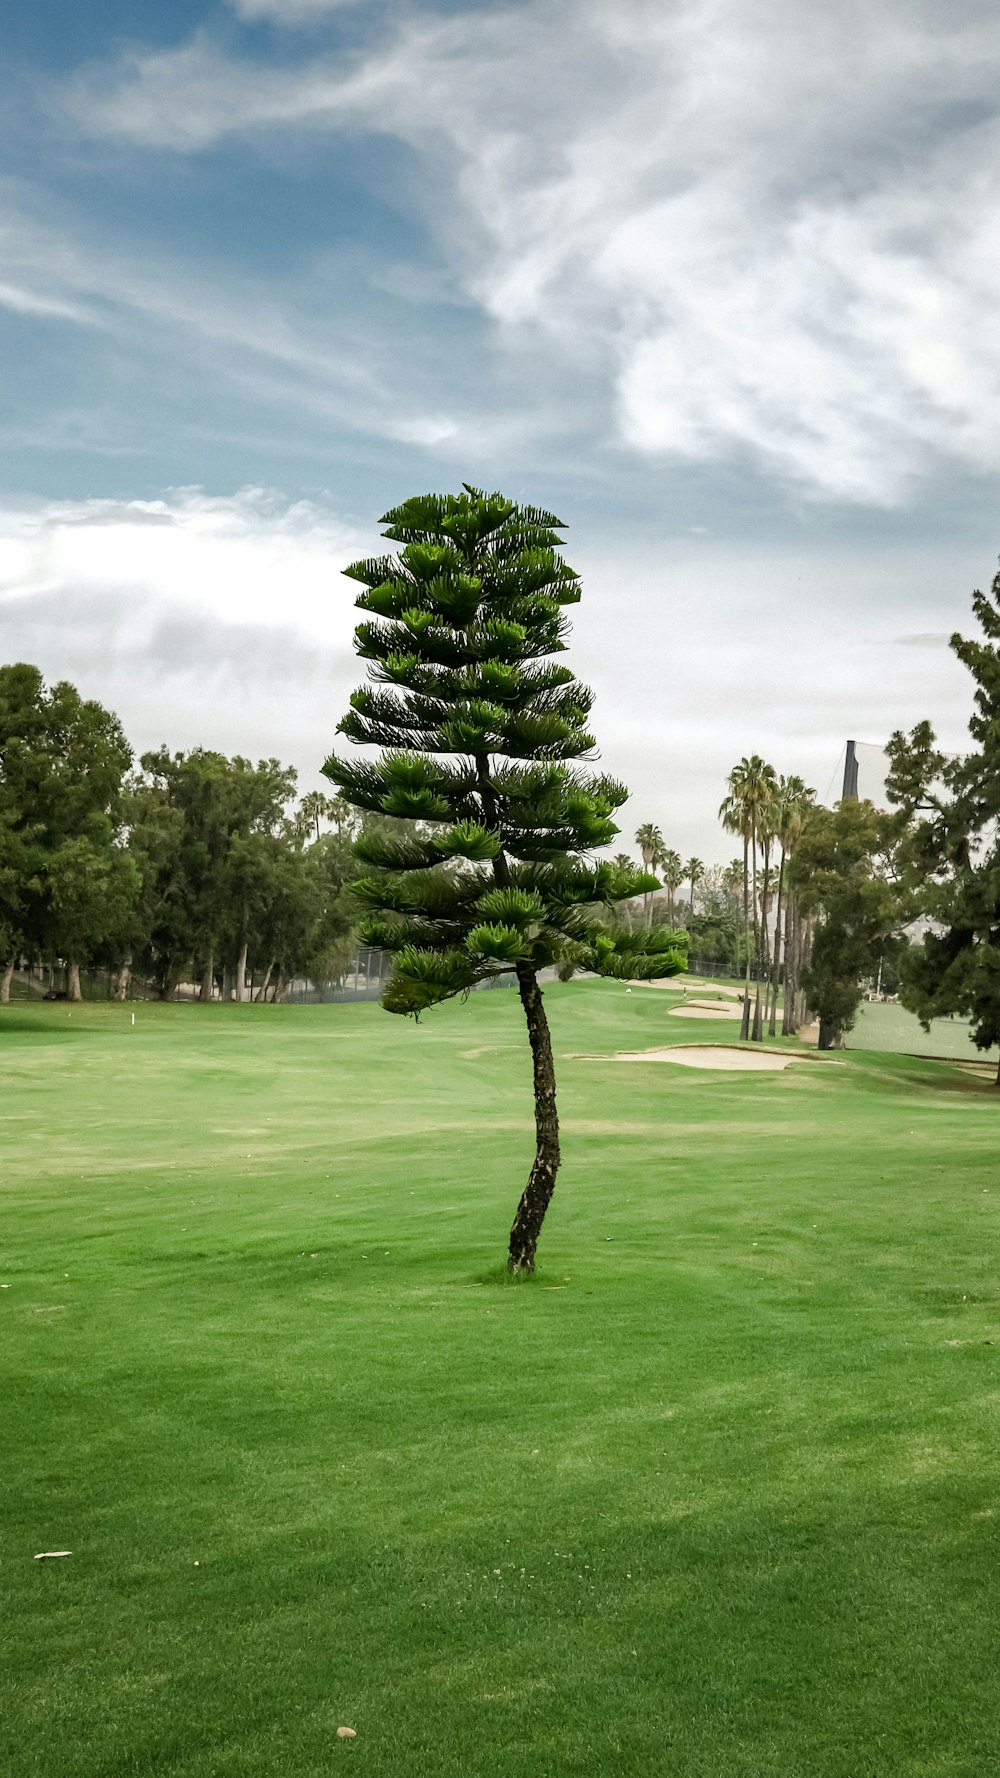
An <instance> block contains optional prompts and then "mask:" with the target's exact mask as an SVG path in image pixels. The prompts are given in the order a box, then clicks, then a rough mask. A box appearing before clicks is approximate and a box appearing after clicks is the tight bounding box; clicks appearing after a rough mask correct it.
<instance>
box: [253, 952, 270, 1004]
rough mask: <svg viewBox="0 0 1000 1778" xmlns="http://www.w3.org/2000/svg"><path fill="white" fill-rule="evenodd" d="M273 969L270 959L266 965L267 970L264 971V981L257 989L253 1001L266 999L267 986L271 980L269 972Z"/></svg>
mask: <svg viewBox="0 0 1000 1778" xmlns="http://www.w3.org/2000/svg"><path fill="white" fill-rule="evenodd" d="M273 968H274V958H273V957H272V958H271V961H270V963H269V964H268V966H267V968H266V969H265V971H264V980H263V981H262V982H261V984H260V987H259V988H258V989H257V992H256V994H255V995H254V1000H255V1001H260V1000H266V999H267V989H268V984H269V982H270V980H271V971H272V969H273Z"/></svg>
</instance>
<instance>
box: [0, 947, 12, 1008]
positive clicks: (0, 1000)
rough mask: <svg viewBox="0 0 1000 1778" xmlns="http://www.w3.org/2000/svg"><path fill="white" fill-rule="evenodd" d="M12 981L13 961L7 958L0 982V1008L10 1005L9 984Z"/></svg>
mask: <svg viewBox="0 0 1000 1778" xmlns="http://www.w3.org/2000/svg"><path fill="white" fill-rule="evenodd" d="M13 979H14V959H13V957H8V959H7V961H6V963H5V964H4V966H3V980H2V981H0V1006H9V1005H10V984H11V982H12V981H13Z"/></svg>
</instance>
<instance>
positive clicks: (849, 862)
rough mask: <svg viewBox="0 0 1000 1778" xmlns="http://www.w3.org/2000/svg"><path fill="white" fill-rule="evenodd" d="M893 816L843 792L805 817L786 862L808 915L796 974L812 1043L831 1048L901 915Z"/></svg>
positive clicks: (848, 1025) (854, 1009) (840, 1039)
mask: <svg viewBox="0 0 1000 1778" xmlns="http://www.w3.org/2000/svg"><path fill="white" fill-rule="evenodd" d="M898 832H899V822H898V821H896V820H894V818H893V817H891V816H887V815H885V814H882V813H881V812H880V811H879V810H878V809H875V808H874V807H873V806H872V804H871V803H870V802H859V801H858V800H857V799H856V798H854V797H845V798H844V800H843V801H842V802H839V803H838V804H837V805H836V807H835V808H833V809H823V808H814V809H813V810H812V811H811V812H810V813H809V814H808V815H807V816H806V818H805V820H804V822H803V826H802V831H801V835H800V837H799V840H798V844H797V846H796V848H795V851H794V853H793V855H792V858H791V860H790V863H789V879H790V885H791V888H792V890H793V891H794V894H795V898H796V901H797V902H798V905H799V906H800V908H801V909H802V911H803V912H804V913H805V914H807V915H810V916H812V918H813V921H814V927H813V938H812V953H811V957H810V961H809V965H808V968H807V969H806V970H805V974H804V986H805V989H806V992H807V994H808V998H809V1005H810V1006H811V1007H812V1008H813V1009H814V1011H815V1012H816V1013H817V1015H818V1017H819V1021H820V1033H819V1047H820V1049H833V1048H839V1046H840V1045H841V1044H842V1042H843V1039H844V1034H845V1033H846V1032H847V1031H849V1030H850V1029H851V1026H852V1025H853V1023H854V1018H855V1014H856V1013H857V1009H858V1006H859V1005H860V1003H861V993H862V987H861V984H862V981H863V980H864V978H865V977H866V976H872V975H874V973H875V970H876V968H877V965H878V958H879V954H880V952H881V950H882V947H883V946H884V944H885V942H886V940H887V938H889V937H890V935H892V934H893V933H895V932H896V931H897V930H898V928H899V926H900V925H901V923H902V921H903V920H904V919H905V917H906V910H905V903H904V901H903V899H902V897H901V894H900V888H899V884H898V880H897V875H896V863H895V850H896V841H897V836H898Z"/></svg>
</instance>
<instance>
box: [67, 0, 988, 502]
mask: <svg viewBox="0 0 1000 1778" xmlns="http://www.w3.org/2000/svg"><path fill="white" fill-rule="evenodd" d="M267 3H270V0H267ZM244 4H250V5H263V4H265V0H244ZM274 4H275V5H277V4H278V0H274ZM998 78H1000V27H998V25H997V21H996V17H995V13H994V12H993V10H992V8H988V7H986V6H985V5H984V4H979V3H978V0H964V4H959V5H958V6H957V7H953V8H951V9H950V10H949V14H948V17H947V20H942V19H941V18H940V17H939V15H938V10H937V8H936V7H935V6H933V5H932V4H931V3H930V0H917V3H914V0H886V3H885V4H883V5H882V6H879V7H876V8H873V7H871V6H870V5H867V4H862V3H861V0H846V3H845V4H842V5H839V6H837V7H835V8H832V9H830V8H827V9H815V8H814V9H810V8H802V7H801V6H800V5H798V4H797V0H749V3H748V0H672V3H665V0H619V4H618V5H616V6H615V7H613V8H609V7H608V6H607V5H606V4H605V0H534V3H533V4H532V5H531V6H530V7H527V8H509V7H506V6H505V7H498V8H495V9H491V10H490V11H489V12H487V13H486V14H485V15H484V14H483V12H482V11H481V10H479V9H476V10H475V11H474V12H467V13H465V14H459V15H453V16H450V17H449V18H448V19H446V20H442V19H440V18H436V19H435V18H428V17H426V16H425V17H422V18H421V17H420V16H419V15H418V16H417V17H416V18H413V17H412V16H411V17H410V18H409V19H408V20H407V21H406V22H405V23H403V24H402V25H400V27H399V29H398V32H397V35H396V37H395V39H394V40H393V41H392V42H391V43H389V44H388V45H386V44H380V45H379V47H378V48H377V49H375V50H373V51H372V52H371V53H370V54H369V55H368V57H367V59H366V58H365V57H364V56H359V57H358V58H356V59H355V60H354V61H353V62H352V63H350V64H349V65H345V63H344V62H343V61H342V60H335V59H331V58H329V57H320V58H315V59H312V60H310V61H308V62H307V63H305V64H301V65H299V66H294V67H280V66H277V65H267V64H264V63H260V62H252V61H238V60H233V59H230V58H229V57H227V55H226V54H225V53H224V52H223V50H222V49H221V48H219V47H218V46H217V45H216V44H213V42H212V41H210V40H209V39H208V38H207V37H205V36H201V37H198V38H196V39H194V40H193V41H192V42H191V43H189V44H188V45H187V46H185V47H184V48H182V49H180V50H174V51H169V52H164V53H155V54H149V55H146V56H136V57H132V58H130V59H129V60H128V61H127V62H126V63H124V64H122V65H121V66H119V68H118V69H117V70H115V71H113V72H111V71H108V70H105V71H103V72H100V73H98V74H97V75H92V76H91V77H89V79H88V81H87V83H86V84H85V85H81V86H78V87H77V89H76V91H75V94H74V97H73V99H72V104H73V107H74V111H75V115H76V116H77V118H78V120H80V121H81V122H82V123H83V124H84V126H85V127H86V128H88V129H90V130H92V131H94V132H96V133H99V134H104V135H110V136H117V137H119V138H122V139H127V140H129V141H132V142H138V143H142V144H145V145H147V146H149V147H155V148H160V149H165V148H168V149H173V150H179V151H185V152H193V151H197V150H203V149H207V148H209V147H211V146H212V145H213V144H215V143H216V142H218V141H220V140H221V139H223V138H225V137H227V136H233V135H244V136H246V135H250V134H253V135H254V136H256V137H257V138H261V137H262V136H263V137H266V134H267V133H268V132H272V131H275V130H283V131H284V130H289V129H291V130H296V131H303V130H308V131H312V132H317V131H320V132H321V131H324V130H331V129H333V130H351V131H358V130H371V131H378V132H383V133H384V132H391V133H394V134H395V135H397V136H398V137H399V138H400V139H401V140H403V141H404V142H406V143H408V144H409V145H410V146H411V147H412V148H413V149H414V151H415V152H416V153H417V154H418V155H419V156H420V157H422V160H423V162H424V166H425V188H426V191H427V194H428V196H427V205H428V211H429V214H430V215H431V217H432V220H433V223H434V226H435V227H436V228H437V230H438V233H439V237H440V240H441V242H442V244H443V246H444V248H445V251H446V253H447V254H448V255H449V256H450V258H451V260H452V262H453V264H454V266H455V268H456V270H457V272H458V274H459V276H460V278H461V279H463V280H464V283H465V287H466V289H467V290H468V292H469V293H470V294H471V295H472V296H473V297H474V298H475V300H476V301H477V302H478V303H479V304H480V305H481V306H482V308H483V309H484V310H485V311H486V312H487V313H488V314H489V315H490V316H491V317H492V319H493V320H494V321H495V323H496V325H497V327H498V329H499V330H500V332H501V335H502V337H503V338H504V339H505V340H506V342H507V343H508V344H509V345H510V346H511V348H512V349H513V350H515V351H517V350H521V349H522V348H523V346H524V344H525V341H526V340H529V339H531V340H534V341H535V342H538V341H544V342H545V345H546V349H547V350H548V351H550V352H552V353H554V354H555V355H556V356H557V357H561V358H562V359H563V360H564V361H565V362H566V363H568V364H569V365H584V364H585V365H587V366H588V368H590V369H591V370H593V369H595V368H596V370H597V372H598V374H601V375H603V376H604V377H605V379H606V381H607V383H608V386H609V389H610V390H611V392H612V395H613V412H614V416H615V424H616V427H617V431H618V435H619V437H620V439H621V440H622V441H623V442H625V443H626V444H627V445H628V446H630V447H631V448H632V449H633V450H635V451H637V452H640V453H642V454H644V455H647V456H650V457H657V456H660V457H663V458H675V459H682V460H687V461H711V460H718V459H720V458H721V459H725V458H739V457H746V458H749V459H750V460H751V461H753V462H755V463H757V464H758V465H760V466H762V467H763V468H764V470H765V471H766V472H769V473H771V474H773V475H775V476H777V477H778V478H780V479H783V480H786V481H789V482H791V483H793V484H797V485H798V486H800V487H803V488H804V489H806V490H807V491H811V492H813V493H816V494H818V495H820V496H822V497H828V498H833V499H837V500H846V501H856V502H862V503H871V504H891V503H894V502H898V501H900V500H902V499H904V498H905V497H906V495H907V493H908V490H909V488H910V485H911V483H912V481H913V478H915V477H917V476H919V475H921V474H922V473H924V472H926V471H927V469H928V468H929V467H932V466H933V465H934V464H935V463H938V462H940V461H942V460H946V461H951V462H953V463H957V464H960V465H964V466H968V467H971V468H973V469H975V470H983V469H985V470H989V471H996V470H997V469H998V468H1000V401H998V396H1000V334H998V332H997V329H996V328H995V327H994V326H993V325H992V321H991V320H989V319H988V318H989V317H991V316H992V315H993V313H994V311H995V307H996V291H997V289H998V287H1000V282H998V274H1000V245H998V243H1000V171H998V169H1000V124H998V122H997V121H996V116H995V92H996V90H997V83H998Z"/></svg>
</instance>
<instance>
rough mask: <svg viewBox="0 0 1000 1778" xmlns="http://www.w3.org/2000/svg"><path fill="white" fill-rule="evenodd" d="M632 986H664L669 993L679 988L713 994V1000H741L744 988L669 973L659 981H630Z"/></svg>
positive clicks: (688, 991)
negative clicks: (729, 986) (728, 986)
mask: <svg viewBox="0 0 1000 1778" xmlns="http://www.w3.org/2000/svg"><path fill="white" fill-rule="evenodd" d="M628 985H629V987H630V988H662V989H665V990H666V992H667V993H668V994H676V993H677V992H678V990H681V991H682V992H683V991H686V992H687V993H689V994H690V993H692V992H693V993H695V994H711V996H712V998H713V1000H714V999H719V1000H723V999H725V1000H739V999H740V998H741V996H742V993H743V989H742V988H727V987H726V986H725V985H724V984H723V983H722V982H718V983H716V982H708V981H699V980H698V978H697V977H696V976H683V975H668V976H663V977H662V979H661V980H660V981H658V982H629V984H628Z"/></svg>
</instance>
